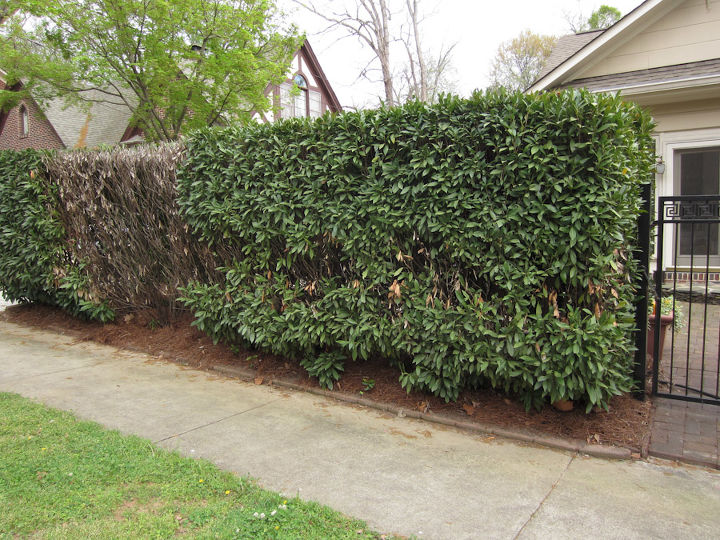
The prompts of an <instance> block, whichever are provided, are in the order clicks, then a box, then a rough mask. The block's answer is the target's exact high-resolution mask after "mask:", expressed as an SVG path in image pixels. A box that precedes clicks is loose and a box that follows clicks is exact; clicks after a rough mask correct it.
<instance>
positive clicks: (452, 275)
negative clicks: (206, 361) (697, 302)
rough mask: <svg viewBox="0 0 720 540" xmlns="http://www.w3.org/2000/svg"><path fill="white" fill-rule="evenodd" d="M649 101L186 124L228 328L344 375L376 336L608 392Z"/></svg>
mask: <svg viewBox="0 0 720 540" xmlns="http://www.w3.org/2000/svg"><path fill="white" fill-rule="evenodd" d="M650 129H651V125H650V121H649V117H648V116H647V115H646V114H645V113H643V112H642V111H641V110H640V109H639V108H637V107H635V106H633V105H629V104H626V103H623V102H622V101H621V100H620V99H619V98H618V97H617V96H606V95H595V94H590V93H587V92H583V91H571V92H562V93H558V94H544V95H522V94H504V93H492V94H485V95H483V94H476V95H474V96H473V97H472V98H471V99H468V100H463V99H459V98H452V97H449V98H445V99H443V100H442V101H441V102H440V103H438V104H437V105H433V106H428V105H424V104H421V103H411V104H408V105H406V106H404V107H400V108H394V109H381V110H377V111H362V112H359V113H351V114H344V115H340V116H336V117H332V116H325V117H323V118H322V119H319V120H317V121H314V122H311V121H306V120H293V121H287V122H282V123H279V124H276V125H272V126H255V127H250V128H236V127H232V128H227V129H222V130H205V131H201V132H197V133H195V134H194V135H193V136H192V137H190V139H189V140H188V142H187V144H188V150H187V157H186V159H185V161H184V162H183V164H182V167H181V170H180V171H179V174H178V189H179V204H180V207H181V209H182V213H183V215H184V217H185V219H186V221H187V223H188V224H189V225H190V227H191V228H192V230H193V231H194V232H195V233H196V234H197V235H198V236H199V237H200V238H201V239H202V240H203V241H205V242H207V243H208V245H210V246H212V247H213V249H215V250H216V251H217V252H218V253H220V252H222V254H221V255H220V256H219V257H218V261H220V262H221V263H222V264H223V268H222V271H223V272H224V274H225V275H224V279H222V280H220V281H218V282H214V283H209V282H207V281H202V280H200V281H196V282H192V283H190V284H189V285H188V287H187V288H186V289H185V290H184V297H183V299H182V300H183V301H184V302H185V303H186V305H187V306H189V307H190V308H191V309H192V310H193V312H194V313H195V317H196V324H197V326H198V327H199V328H201V329H202V330H204V331H206V332H207V333H209V334H210V335H211V336H213V337H214V338H215V339H221V340H224V341H228V342H237V341H242V342H244V343H245V344H249V345H253V346H257V347H260V348H262V349H265V350H268V351H271V352H273V353H277V354H282V355H286V356H293V357H296V358H298V359H299V360H300V361H301V363H302V365H303V366H305V367H306V369H308V371H309V372H310V373H311V374H312V375H314V376H317V377H319V378H320V380H321V382H322V383H323V384H325V385H326V386H332V383H333V381H335V380H337V379H338V377H339V376H340V374H341V373H342V370H343V365H344V362H345V360H346V359H348V358H352V359H358V358H360V359H366V358H369V357H370V356H374V355H381V356H383V357H386V358H388V359H389V360H390V361H392V362H394V363H396V364H397V366H398V367H399V369H400V372H401V375H400V380H401V383H402V384H403V386H404V387H405V388H407V389H408V390H410V389H425V390H429V391H431V392H433V393H434V394H436V395H438V396H440V397H443V398H445V399H448V400H450V399H455V398H457V396H458V393H459V391H460V390H461V389H462V388H467V387H477V386H479V385H483V384H490V385H492V386H493V387H495V388H499V389H502V390H504V391H508V392H513V393H516V394H518V395H520V396H521V397H522V399H523V400H524V402H525V403H526V405H527V406H530V405H531V404H536V405H538V404H540V403H542V402H543V401H545V400H548V399H549V400H550V401H555V400H558V399H576V400H577V399H582V400H585V401H586V402H587V406H588V409H589V408H591V407H592V406H593V405H606V404H607V400H608V399H609V398H610V397H611V396H612V395H615V394H619V393H621V392H623V391H626V390H627V389H628V388H629V387H630V385H631V378H630V373H631V363H632V357H633V355H632V352H633V348H634V347H633V341H632V337H631V331H632V328H633V326H634V320H633V309H632V304H631V303H632V300H633V293H634V291H633V284H632V280H631V276H632V273H633V268H634V263H633V261H632V259H631V257H630V254H631V250H632V244H633V241H634V234H635V223H636V218H637V215H638V213H639V189H638V186H639V184H640V183H641V182H645V181H648V180H649V179H650V178H652V176H651V173H650V168H651V166H652V163H653V159H652V140H651V138H650V135H649V133H650Z"/></svg>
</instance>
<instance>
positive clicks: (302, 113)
mask: <svg viewBox="0 0 720 540" xmlns="http://www.w3.org/2000/svg"><path fill="white" fill-rule="evenodd" d="M280 107H281V108H282V112H281V115H282V117H283V118H305V117H310V118H317V117H319V116H321V115H322V96H321V94H320V92H318V91H317V90H313V89H312V88H310V87H309V86H308V83H307V79H306V78H305V77H304V76H303V75H302V74H300V73H296V74H295V76H294V77H293V79H292V82H285V83H283V84H281V85H280Z"/></svg>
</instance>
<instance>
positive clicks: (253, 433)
mask: <svg viewBox="0 0 720 540" xmlns="http://www.w3.org/2000/svg"><path fill="white" fill-rule="evenodd" d="M0 391H9V392H16V393H19V394H22V395H24V396H27V397H31V398H34V399H37V400H39V401H41V402H43V403H46V404H48V405H50V406H53V407H58V408H61V409H66V410H70V411H73V412H75V413H76V414H77V415H78V416H80V417H81V418H85V419H90V420H95V421H98V422H100V423H102V424H104V425H106V426H108V427H111V428H117V429H119V430H121V431H122V432H125V433H135V434H138V435H140V436H143V437H147V438H148V439H151V440H153V441H155V442H157V443H158V444H160V445H161V446H164V447H166V448H170V449H177V450H178V451H180V452H181V453H183V454H185V455H190V456H196V457H204V458H207V459H209V460H211V461H213V462H215V463H216V464H217V465H219V466H220V467H223V468H225V469H228V470H230V471H234V472H236V473H239V474H250V475H252V476H254V477H256V478H258V479H259V481H260V483H261V484H262V485H263V486H265V487H268V488H270V489H274V490H278V491H281V492H283V493H284V494H286V495H296V494H298V495H300V496H301V497H303V498H306V499H312V500H316V501H319V502H321V503H325V504H328V505H330V506H332V507H333V508H335V509H338V510H340V511H342V512H345V513H346V514H349V515H352V516H356V517H359V518H361V519H364V520H366V521H367V522H368V523H369V524H370V526H371V527H373V528H374V529H376V530H379V531H382V532H394V533H398V534H402V535H407V536H410V535H416V536H417V537H418V538H443V539H452V538H508V539H510V538H573V539H574V538H579V537H585V536H588V535H592V536H601V537H603V538H623V539H626V538H648V537H657V538H661V537H662V538H673V537H674V538H716V537H717V531H718V530H720V474H719V473H717V472H716V471H711V470H708V469H701V468H693V467H685V466H673V465H671V464H668V463H665V462H657V463H656V462H641V461H640V462H623V461H606V460H602V459H596V458H589V457H585V456H581V455H576V454H572V453H568V452H561V451H555V450H549V449H545V448H540V447H534V446H529V445H522V444H516V443H512V442H509V441H505V440H502V439H500V438H493V437H483V436H478V435H472V434H467V433H464V432H459V431H455V430H453V429H449V428H444V427H441V426H437V425H431V424H428V423H425V422H422V421H419V420H413V419H410V418H397V417H393V416H389V415H385V414H380V413H378V412H377V411H374V410H367V409H363V408H360V407H352V406H348V405H343V404H339V403H337V402H335V401H332V400H328V399H325V398H320V397H317V396H312V395H309V394H306V393H302V392H287V391H280V390H277V389H274V388H271V387H267V386H256V385H253V384H249V383H244V382H240V381H237V380H233V379H228V378H224V377H220V376H215V375H211V374H208V373H205V372H199V371H194V370H190V369H183V368H181V367H179V366H177V365H174V364H169V363H165V362H161V361H158V360H156V359H153V358H150V357H147V356H144V355H140V354H134V353H128V352H126V351H119V350H116V349H114V348H111V347H105V346H100V345H96V344H93V343H76V342H74V340H73V339H71V338H68V337H66V336H62V335H59V334H55V333H50V332H44V331H40V330H35V329H29V328H25V327H21V326H17V325H13V324H10V323H5V322H0ZM0 490H2V487H0Z"/></svg>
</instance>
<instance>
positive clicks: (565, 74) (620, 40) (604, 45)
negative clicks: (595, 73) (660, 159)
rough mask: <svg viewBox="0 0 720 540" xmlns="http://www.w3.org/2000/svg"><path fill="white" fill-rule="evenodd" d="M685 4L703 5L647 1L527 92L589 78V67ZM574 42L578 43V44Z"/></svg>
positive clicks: (678, 0)
mask: <svg viewBox="0 0 720 540" xmlns="http://www.w3.org/2000/svg"><path fill="white" fill-rule="evenodd" d="M688 1H690V2H693V3H697V2H703V3H705V0H646V1H645V2H643V3H642V4H640V5H639V6H638V7H637V8H635V9H634V10H633V11H631V12H630V13H628V14H627V15H626V16H625V17H623V18H622V19H620V20H619V21H618V22H617V23H615V24H614V25H613V26H611V27H610V28H608V29H607V30H605V31H603V32H601V33H600V34H599V35H597V36H593V39H591V40H590V41H588V42H586V43H585V44H582V45H581V47H580V48H579V49H577V50H576V51H575V52H574V53H571V54H570V56H568V57H567V58H566V59H565V60H563V61H561V62H560V63H559V64H557V65H555V66H554V67H551V68H550V69H549V70H544V72H543V73H542V74H541V76H540V77H538V79H537V80H536V81H535V83H533V85H532V86H531V87H530V88H529V91H540V90H547V89H550V88H554V87H557V86H560V85H562V84H563V83H564V82H566V81H570V80H572V79H575V78H578V77H579V76H583V74H585V75H584V76H589V75H587V71H588V68H589V67H590V66H592V65H595V64H597V63H598V62H599V61H600V60H602V59H603V58H606V57H607V56H608V55H610V54H611V53H612V52H613V51H615V50H617V49H618V48H619V47H622V46H623V45H625V44H626V43H628V42H629V41H630V40H632V39H633V37H635V36H636V35H637V34H639V33H640V32H642V31H643V30H645V29H646V28H648V27H649V26H650V25H652V24H653V23H655V22H657V21H658V20H660V19H661V18H662V17H664V16H665V15H667V14H668V13H669V12H670V11H672V10H673V9H675V8H677V7H678V6H680V5H682V4H684V3H686V2H688ZM710 1H712V0H710ZM580 35H582V34H580ZM575 43H576V44H577V41H576V42H575ZM551 56H552V55H551ZM646 67H647V66H646Z"/></svg>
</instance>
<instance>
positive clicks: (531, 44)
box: [490, 30, 557, 91]
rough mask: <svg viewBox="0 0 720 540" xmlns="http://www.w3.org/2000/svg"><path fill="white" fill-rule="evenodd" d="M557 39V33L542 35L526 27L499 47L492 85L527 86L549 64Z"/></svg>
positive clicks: (492, 86) (492, 72)
mask: <svg viewBox="0 0 720 540" xmlns="http://www.w3.org/2000/svg"><path fill="white" fill-rule="evenodd" d="M555 43H557V38H556V37H554V36H541V35H538V34H535V33H533V32H531V31H530V30H524V31H523V32H521V33H520V35H519V36H517V37H516V38H514V39H511V40H510V41H506V42H504V43H503V44H501V45H500V47H498V51H497V54H496V55H495V59H494V60H493V63H492V67H491V70H490V86H491V88H499V87H502V88H507V89H509V90H521V91H522V90H526V89H527V88H529V87H530V85H531V84H532V82H533V81H534V80H535V78H536V77H537V75H538V73H540V71H541V70H542V68H543V66H544V65H545V61H546V60H547V58H548V56H550V53H551V52H552V49H553V47H554V46H555Z"/></svg>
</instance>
